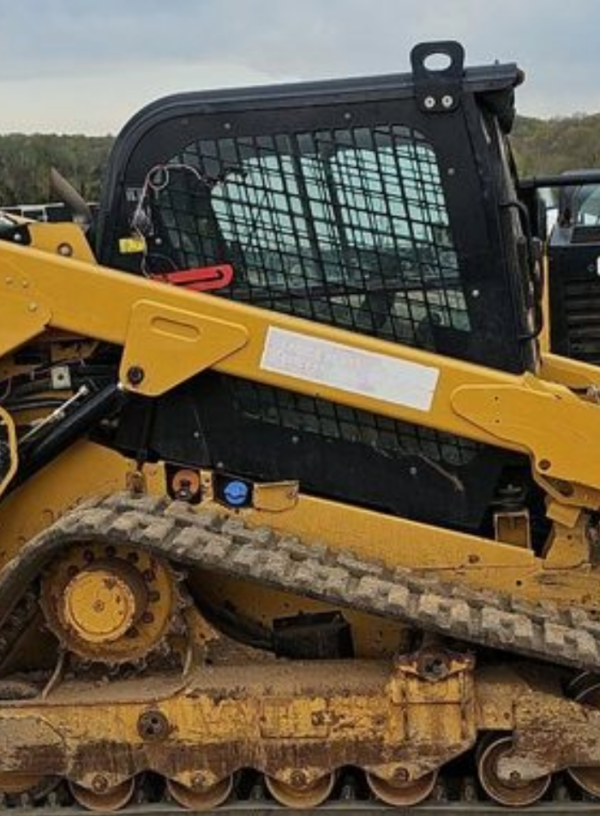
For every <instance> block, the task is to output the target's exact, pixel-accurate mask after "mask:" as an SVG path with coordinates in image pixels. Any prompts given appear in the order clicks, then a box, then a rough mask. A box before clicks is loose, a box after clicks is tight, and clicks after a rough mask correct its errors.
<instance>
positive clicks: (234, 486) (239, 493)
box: [223, 480, 249, 507]
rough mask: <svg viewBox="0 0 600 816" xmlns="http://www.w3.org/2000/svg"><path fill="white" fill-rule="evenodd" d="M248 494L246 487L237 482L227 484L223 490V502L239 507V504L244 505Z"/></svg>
mask: <svg viewBox="0 0 600 816" xmlns="http://www.w3.org/2000/svg"><path fill="white" fill-rule="evenodd" d="M248 493H249V489H248V485H247V484H246V483H245V482H240V481H238V480H235V481H233V482H228V483H227V484H226V485H225V489H224V490H223V495H224V496H225V501H226V502H227V503H228V504H231V505H232V506H233V507H239V506H240V505H241V504H245V502H246V501H247V499H248Z"/></svg>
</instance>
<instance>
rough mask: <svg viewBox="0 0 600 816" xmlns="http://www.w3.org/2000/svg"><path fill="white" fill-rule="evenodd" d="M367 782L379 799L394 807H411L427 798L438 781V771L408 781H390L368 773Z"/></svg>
mask: <svg viewBox="0 0 600 816" xmlns="http://www.w3.org/2000/svg"><path fill="white" fill-rule="evenodd" d="M366 779H367V784H368V786H369V788H370V790H371V792H372V793H374V794H375V796H376V797H377V799H380V800H381V801H382V802H384V803H385V804H386V805H392V807H410V806H411V805H418V804H419V803H420V802H423V801H424V800H425V799H427V798H428V797H429V796H430V795H431V793H432V792H433V789H434V788H435V783H436V781H437V771H432V772H431V773H428V774H426V775H425V776H422V777H421V778H420V779H413V780H410V781H407V782H396V781H394V782H390V781H389V780H388V779H382V778H381V777H380V776H375V775H374V774H372V773H367V774H366Z"/></svg>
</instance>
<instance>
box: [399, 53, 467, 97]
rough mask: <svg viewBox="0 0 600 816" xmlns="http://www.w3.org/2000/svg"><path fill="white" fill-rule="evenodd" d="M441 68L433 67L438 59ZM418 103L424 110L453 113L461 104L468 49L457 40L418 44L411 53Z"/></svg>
mask: <svg viewBox="0 0 600 816" xmlns="http://www.w3.org/2000/svg"><path fill="white" fill-rule="evenodd" d="M436 60H437V61H438V62H443V63H444V64H443V66H442V67H440V68H436V67H432V63H434V62H435V61H436ZM410 61H411V64H412V71H413V80H414V83H415V95H416V97H417V104H418V106H419V108H420V109H421V110H422V111H423V112H424V113H450V112H451V111H453V110H456V108H457V107H458V106H459V104H460V98H461V94H462V81H463V74H464V64H465V50H464V48H463V47H462V45H461V44H460V43H458V42H454V40H442V41H440V42H427V43H419V44H418V45H415V47H414V48H413V50H412V51H411V54H410Z"/></svg>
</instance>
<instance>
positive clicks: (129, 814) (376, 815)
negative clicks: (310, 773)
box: [5, 800, 600, 816]
mask: <svg viewBox="0 0 600 816" xmlns="http://www.w3.org/2000/svg"><path fill="white" fill-rule="evenodd" d="M5 812H8V813H14V815H15V816H40V814H43V816H90V811H89V810H84V809H83V808H81V807H78V806H76V805H63V806H60V805H59V806H49V805H47V804H44V805H43V806H42V807H39V806H37V807H32V806H22V805H21V806H20V805H17V806H13V807H11V808H10V809H9V810H7V811H5ZM118 812H119V813H122V814H124V816H185V814H186V813H189V811H186V810H184V809H183V808H181V807H178V806H177V805H172V804H169V803H156V804H154V803H153V804H132V805H127V806H126V807H125V808H124V809H123V810H121V811H118ZM211 812H213V813H218V814H219V816H294V814H296V815H297V816H383V814H396V816H398V814H405V813H414V814H418V816H500V814H510V816H600V803H599V802H582V801H578V802H577V801H571V800H566V801H548V802H539V803H538V804H536V805H531V806H530V807H527V808H506V807H502V806H501V805H497V804H494V803H493V802H485V801H478V802H464V801H463V802H461V801H457V802H436V801H431V802H424V803H423V804H421V805H414V806H412V807H410V808H408V809H406V808H396V807H391V806H389V805H384V804H381V803H380V802H373V801H332V802H327V803H325V804H323V805H320V806H319V807H318V808H315V809H312V810H297V809H295V808H286V807H283V806H282V805H278V804H277V803H276V802H273V801H270V800H265V801H262V800H259V801H253V800H241V801H237V802H236V801H234V802H229V803H226V804H224V805H221V806H220V807H219V808H217V809H216V810H214V811H211Z"/></svg>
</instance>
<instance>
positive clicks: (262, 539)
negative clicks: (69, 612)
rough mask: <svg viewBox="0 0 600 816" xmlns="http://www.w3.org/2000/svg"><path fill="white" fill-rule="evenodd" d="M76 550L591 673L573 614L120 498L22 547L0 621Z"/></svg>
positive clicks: (595, 660)
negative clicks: (136, 559) (111, 553)
mask: <svg viewBox="0 0 600 816" xmlns="http://www.w3.org/2000/svg"><path fill="white" fill-rule="evenodd" d="M85 541H89V542H97V541H101V542H104V543H106V544H114V545H116V546H119V545H122V544H126V545H132V546H136V547H140V548H143V549H144V550H147V551H149V552H152V553H154V554H156V555H160V556H162V557H168V558H170V559H172V560H173V561H174V562H175V563H176V564H180V565H183V566H187V567H202V568H203V569H209V570H214V571H215V572H218V573H222V574H226V575H229V576H233V577H238V578H244V579H250V580H252V581H256V582H258V583H260V584H264V585H267V586H269V587H273V588H276V589H281V590H284V591H288V592H294V593H297V594H300V595H303V596H307V597H310V598H314V599H317V600H320V601H325V602H327V603H328V604H331V605H334V606H339V607H350V608H352V609H359V610H361V611H363V612H367V613H370V614H373V615H378V616H381V617H385V618H389V619H393V620H397V621H401V622H402V623H405V624H409V625H411V626H413V627H415V628H419V629H424V630H427V631H431V632H436V633H439V634H442V635H444V636H446V637H450V638H453V639H457V640H460V641H467V642H469V643H472V644H476V645H479V646H487V647H492V648H494V649H501V650H505V651H509V652H516V653H519V654H522V655H525V656H527V657H533V658H539V659H542V660H546V661H551V662H553V663H560V664H562V665H565V666H570V667H573V668H577V669H587V670H590V671H598V670H600V623H598V622H596V621H594V620H592V619H591V618H590V617H589V616H588V615H587V614H586V613H585V612H583V611H581V610H573V611H564V610H562V611H561V610H559V609H558V608H557V607H556V605H554V604H552V603H544V604H530V603H524V602H523V601H517V600H514V599H512V598H511V597H510V596H503V595H501V594H497V593H493V592H489V591H485V592H476V591H471V590H469V589H463V588H460V587H457V586H456V585H450V584H448V583H445V582H442V581H438V580H433V579H431V578H429V577H422V576H421V575H420V574H417V573H414V572H411V571H410V570H408V569H395V570H391V569H389V568H387V567H385V566H384V565H382V564H380V563H377V562H372V561H366V560H362V559H359V558H357V557H355V556H354V555H352V554H351V553H350V552H342V553H340V552H339V551H334V550H331V549H328V548H327V547H325V546H323V545H321V544H307V543H303V542H302V541H300V540H299V539H298V538H295V537H290V536H286V535H280V534H278V533H277V532H275V531H273V530H272V529H270V528H267V527H258V528H251V527H249V526H247V525H246V524H245V523H244V522H243V520H241V519H240V518H239V517H232V516H227V515H224V514H223V515H221V514H218V513H213V512H207V511H203V510H195V509H193V508H191V507H190V506H189V505H186V504H183V503H180V502H169V501H168V500H166V499H155V498H151V497H147V496H143V497H134V496H131V495H129V494H121V493H119V494H113V495H112V496H109V497H108V498H105V499H98V500H94V501H92V502H87V503H86V504H82V505H80V506H79V507H78V508H76V509H74V510H72V511H70V512H68V513H67V514H66V515H64V516H63V517H62V518H61V519H59V520H58V521H57V522H56V523H55V524H54V525H52V526H51V527H49V528H47V529H46V530H45V531H43V532H42V533H40V534H39V535H38V536H37V537H35V538H34V539H32V540H31V541H29V542H28V543H27V544H25V545H24V546H23V548H22V549H21V551H20V553H19V555H18V556H17V558H15V559H13V560H12V561H11V562H10V563H9V564H8V565H7V567H6V568H5V569H4V570H3V572H2V574H1V575H0V599H1V601H0V619H2V618H5V617H6V615H7V614H8V613H9V612H10V610H11V608H12V606H13V605H14V604H15V603H16V602H17V601H18V600H19V597H20V595H21V594H22V593H23V590H24V588H25V587H27V586H28V585H29V584H30V583H31V581H32V580H33V579H34V578H35V577H36V576H37V575H38V574H39V572H40V571H41V570H42V569H43V567H44V566H45V565H46V564H47V563H48V562H50V561H52V559H53V558H54V556H55V555H56V553H57V552H59V551H61V550H62V549H63V548H64V547H66V546H68V545H69V544H72V543H74V542H85Z"/></svg>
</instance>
